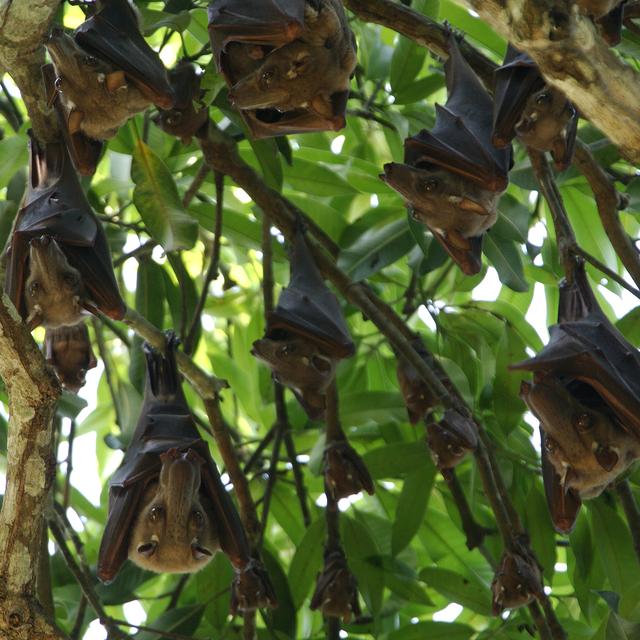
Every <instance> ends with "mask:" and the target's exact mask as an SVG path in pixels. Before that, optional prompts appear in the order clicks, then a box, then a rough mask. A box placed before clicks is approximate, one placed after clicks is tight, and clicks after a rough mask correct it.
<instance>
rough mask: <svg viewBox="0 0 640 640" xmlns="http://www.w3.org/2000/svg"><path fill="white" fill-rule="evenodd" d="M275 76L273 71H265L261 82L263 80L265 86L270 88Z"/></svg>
mask: <svg viewBox="0 0 640 640" xmlns="http://www.w3.org/2000/svg"><path fill="white" fill-rule="evenodd" d="M273 75H274V74H273V71H265V72H264V73H263V74H262V78H261V80H262V82H263V84H265V85H267V86H268V85H269V83H270V82H271V80H273Z"/></svg>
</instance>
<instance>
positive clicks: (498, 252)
mask: <svg viewBox="0 0 640 640" xmlns="http://www.w3.org/2000/svg"><path fill="white" fill-rule="evenodd" d="M484 253H485V255H486V256H487V258H489V261H490V262H491V264H492V265H493V266H494V267H495V269H496V271H497V272H498V277H499V278H500V282H502V284H506V285H507V287H509V288H510V289H513V290H514V291H527V289H528V288H529V284H528V283H527V281H526V280H525V279H524V273H523V270H522V257H521V255H520V252H519V251H518V249H517V248H516V245H515V244H514V243H513V242H512V241H510V240H503V239H502V238H499V237H496V236H494V235H492V234H491V233H486V234H485V236H484Z"/></svg>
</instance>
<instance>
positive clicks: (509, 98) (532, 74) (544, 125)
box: [491, 44, 578, 171]
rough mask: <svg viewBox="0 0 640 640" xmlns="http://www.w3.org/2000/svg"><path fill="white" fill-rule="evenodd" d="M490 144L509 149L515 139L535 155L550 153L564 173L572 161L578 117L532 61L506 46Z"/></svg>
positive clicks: (497, 78)
mask: <svg viewBox="0 0 640 640" xmlns="http://www.w3.org/2000/svg"><path fill="white" fill-rule="evenodd" d="M494 95H495V105H494V113H493V135H492V138H491V139H492V141H493V144H494V145H495V146H496V147H499V148H501V147H504V146H506V145H508V144H509V143H510V142H511V140H512V139H513V138H514V136H516V135H517V136H518V138H519V139H520V141H521V142H522V143H523V144H524V145H526V146H528V147H532V148H533V149H537V150H538V151H550V152H551V155H552V156H553V160H554V162H555V165H556V168H557V169H558V170H559V171H564V170H565V169H566V168H567V167H568V166H569V164H571V159H572V158H573V151H574V148H575V142H576V132H577V128H578V113H577V111H576V110H575V108H574V107H573V105H572V104H571V103H570V102H569V101H568V100H567V99H566V97H565V96H564V94H563V93H562V92H561V91H558V90H557V89H555V88H553V87H551V86H550V85H548V84H547V83H546V82H545V81H544V78H543V77H542V75H541V74H540V72H539V71H538V67H537V66H536V65H535V63H534V61H533V60H532V59H531V58H530V57H529V56H528V55H527V54H526V53H521V52H520V51H518V50H517V49H516V48H515V47H514V46H513V45H511V44H509V46H508V48H507V54H506V56H505V59H504V62H503V64H502V66H501V67H498V68H497V69H496V71H495V92H494Z"/></svg>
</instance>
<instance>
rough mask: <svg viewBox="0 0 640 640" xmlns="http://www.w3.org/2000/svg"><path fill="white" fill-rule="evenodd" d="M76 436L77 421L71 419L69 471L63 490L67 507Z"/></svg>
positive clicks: (64, 504) (68, 441)
mask: <svg viewBox="0 0 640 640" xmlns="http://www.w3.org/2000/svg"><path fill="white" fill-rule="evenodd" d="M75 437H76V421H75V420H71V427H70V429H69V438H68V440H67V443H68V444H67V447H68V448H67V472H66V474H65V478H64V490H63V492H62V504H63V506H64V508H65V509H66V508H67V507H68V506H69V493H70V492H71V472H72V471H73V443H74V440H75Z"/></svg>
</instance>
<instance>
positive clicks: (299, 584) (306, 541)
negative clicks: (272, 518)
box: [289, 518, 326, 609]
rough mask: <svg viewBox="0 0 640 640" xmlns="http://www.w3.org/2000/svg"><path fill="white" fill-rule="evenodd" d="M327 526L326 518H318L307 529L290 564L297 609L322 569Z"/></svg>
mask: <svg viewBox="0 0 640 640" xmlns="http://www.w3.org/2000/svg"><path fill="white" fill-rule="evenodd" d="M325 529H326V526H325V522H324V518H318V519H316V520H314V521H313V522H312V523H311V526H309V528H308V529H307V530H306V532H305V534H304V537H303V538H302V540H301V541H300V544H298V546H297V547H296V552H295V555H294V556H293V559H292V560H291V564H290V566H289V588H290V589H291V596H292V598H293V605H294V607H295V608H296V609H299V608H300V607H301V606H302V603H303V602H304V600H305V598H306V597H307V595H308V594H309V591H310V590H311V587H312V585H313V584H314V582H315V578H316V575H317V574H318V572H319V571H320V570H321V569H322V542H323V539H324V532H325Z"/></svg>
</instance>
